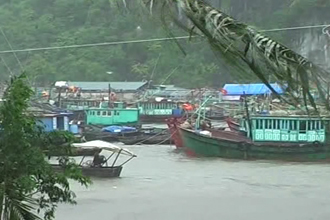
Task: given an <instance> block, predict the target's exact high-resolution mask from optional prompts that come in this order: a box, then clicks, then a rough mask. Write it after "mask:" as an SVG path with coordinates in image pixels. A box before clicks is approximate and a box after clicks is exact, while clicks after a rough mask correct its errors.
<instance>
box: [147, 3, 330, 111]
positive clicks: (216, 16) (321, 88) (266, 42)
mask: <svg viewBox="0 0 330 220" xmlns="http://www.w3.org/2000/svg"><path fill="white" fill-rule="evenodd" d="M145 1H147V2H148V0H145ZM161 2H162V1H159V0H158V1H157V2H156V1H153V2H152V5H156V3H158V4H159V3H161ZM163 2H164V4H167V5H168V6H170V5H171V4H172V5H173V4H177V5H178V6H179V7H180V9H181V11H182V12H183V13H184V14H185V16H186V17H187V18H188V19H189V20H190V21H191V22H192V23H193V26H194V27H196V28H198V30H199V31H200V32H201V33H202V34H203V35H204V36H205V37H206V38H207V39H208V41H209V44H210V45H211V48H212V49H213V51H214V52H215V53H216V54H217V55H219V56H220V58H221V59H222V60H224V61H225V62H226V64H227V65H229V66H231V67H233V68H236V69H237V72H243V73H247V70H248V71H249V72H252V73H253V74H255V75H256V76H257V77H258V78H259V79H260V80H261V81H262V82H263V83H264V84H265V85H267V87H268V88H269V89H270V90H271V91H272V92H273V93H274V94H275V95H278V94H277V93H276V91H275V90H274V88H272V87H271V85H270V82H269V79H268V77H269V76H270V75H271V76H272V78H273V79H275V80H276V81H277V83H278V84H279V85H281V86H282V87H283V88H284V89H286V88H288V91H289V95H290V96H289V98H290V99H288V100H286V99H284V98H283V97H280V98H282V99H284V100H285V101H286V102H288V103H290V104H294V105H297V104H298V103H300V99H299V95H300V94H302V97H303V102H304V104H305V106H307V104H311V105H312V106H313V107H314V109H316V110H317V107H316V103H315V101H314V98H313V96H312V94H311V92H310V84H314V85H316V87H317V90H318V93H319V96H320V98H321V101H322V102H323V103H324V104H325V106H326V108H327V110H330V106H329V103H328V102H327V100H326V91H327V86H328V81H327V78H328V77H329V73H328V72H327V71H325V70H323V69H322V68H320V67H319V66H317V65H315V64H314V63H312V62H311V61H309V60H307V59H306V58H305V57H303V56H301V55H300V54H298V53H296V52H294V51H293V50H291V49H289V48H288V47H286V46H284V45H283V44H281V43H279V42H277V41H275V40H273V39H271V38H269V37H267V36H265V35H263V34H262V33H260V32H258V31H257V30H256V29H254V28H253V27H252V26H249V25H247V24H244V23H242V22H240V21H237V20H235V19H234V18H233V17H231V16H229V15H227V14H226V13H224V12H222V11H221V10H218V9H216V8H214V7H212V6H211V5H209V4H207V3H206V2H205V1H204V0H163ZM167 10H168V9H167ZM172 18H173V17H172ZM173 20H174V21H175V22H176V23H177V24H179V26H180V27H181V28H183V29H184V30H186V31H189V30H191V29H190V28H189V27H186V26H185V25H182V23H180V22H178V21H177V19H175V18H174V19H173ZM195 33H196V32H195Z"/></svg>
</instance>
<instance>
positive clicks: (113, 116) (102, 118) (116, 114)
mask: <svg viewBox="0 0 330 220" xmlns="http://www.w3.org/2000/svg"><path fill="white" fill-rule="evenodd" d="M104 104H105V103H101V105H100V108H88V109H87V110H86V124H87V125H102V126H110V125H127V126H138V125H139V121H140V113H139V109H137V108H127V107H126V106H125V105H124V103H122V102H114V103H111V105H112V107H111V108H109V107H106V106H105V105H104ZM106 105H108V104H106Z"/></svg>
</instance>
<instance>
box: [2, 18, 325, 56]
mask: <svg viewBox="0 0 330 220" xmlns="http://www.w3.org/2000/svg"><path fill="white" fill-rule="evenodd" d="M324 27H330V24H324V25H310V26H297V27H288V28H275V29H268V30H260V32H276V31H287V30H301V29H310V28H324ZM193 37H197V36H180V37H164V38H151V39H142V40H128V41H113V42H103V43H91V44H74V45H66V46H53V47H38V48H26V49H15V50H3V51H0V54H6V53H19V52H30V51H43V50H57V49H72V48H84V47H99V46H111V45H121V44H133V43H147V42H157V41H172V40H184V39H189V38H193Z"/></svg>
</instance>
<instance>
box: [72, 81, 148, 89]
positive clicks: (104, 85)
mask: <svg viewBox="0 0 330 220" xmlns="http://www.w3.org/2000/svg"><path fill="white" fill-rule="evenodd" d="M109 83H110V86H111V88H112V89H114V90H123V91H128V90H129V91H135V90H138V89H140V88H141V87H142V86H144V85H146V84H147V83H148V82H68V85H69V86H75V87H79V88H81V89H82V90H108V88H109Z"/></svg>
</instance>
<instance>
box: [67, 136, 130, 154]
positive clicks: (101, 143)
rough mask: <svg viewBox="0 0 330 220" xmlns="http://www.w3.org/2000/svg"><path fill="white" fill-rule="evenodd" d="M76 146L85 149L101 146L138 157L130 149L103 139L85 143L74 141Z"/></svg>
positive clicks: (104, 148)
mask: <svg viewBox="0 0 330 220" xmlns="http://www.w3.org/2000/svg"><path fill="white" fill-rule="evenodd" d="M72 145H73V146H74V147H78V148H83V149H90V148H99V149H101V150H108V151H111V152H115V153H119V152H120V153H121V154H124V155H127V156H132V157H136V155H135V154H134V153H133V152H131V151H129V150H128V149H125V148H121V147H119V146H117V145H115V144H112V143H109V142H106V141H102V140H95V141H88V142H85V143H74V144H72Z"/></svg>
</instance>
